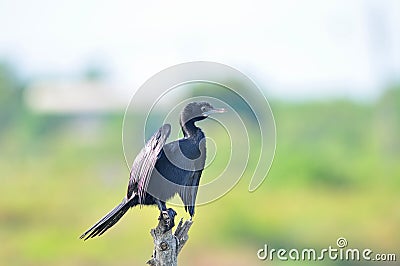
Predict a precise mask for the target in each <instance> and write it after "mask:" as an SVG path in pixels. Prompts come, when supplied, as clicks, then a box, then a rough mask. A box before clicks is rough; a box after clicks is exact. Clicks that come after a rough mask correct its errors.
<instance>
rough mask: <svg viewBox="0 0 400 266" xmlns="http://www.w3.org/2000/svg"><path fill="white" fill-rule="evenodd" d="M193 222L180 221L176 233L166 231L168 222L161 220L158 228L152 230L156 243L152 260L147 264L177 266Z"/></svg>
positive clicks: (152, 265)
mask: <svg viewBox="0 0 400 266" xmlns="http://www.w3.org/2000/svg"><path fill="white" fill-rule="evenodd" d="M192 224H193V221H192V220H191V219H190V220H187V221H185V222H183V219H181V220H180V221H179V224H178V226H177V227H176V230H175V233H174V234H172V230H169V231H166V232H165V229H166V221H165V220H164V219H159V222H158V225H157V227H156V228H154V229H151V231H150V234H151V236H152V237H153V241H154V250H153V255H152V258H151V259H150V260H149V261H148V262H147V264H149V265H151V266H177V265H178V254H179V252H180V251H181V250H182V248H183V246H184V245H185V244H186V242H187V241H188V239H189V236H188V232H189V229H190V227H191V226H192Z"/></svg>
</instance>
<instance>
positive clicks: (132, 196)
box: [80, 101, 225, 240]
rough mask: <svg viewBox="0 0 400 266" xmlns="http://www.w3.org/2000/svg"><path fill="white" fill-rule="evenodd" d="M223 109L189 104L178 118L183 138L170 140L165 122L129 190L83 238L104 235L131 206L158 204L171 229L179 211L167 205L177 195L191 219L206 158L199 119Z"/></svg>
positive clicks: (136, 168) (148, 146)
mask: <svg viewBox="0 0 400 266" xmlns="http://www.w3.org/2000/svg"><path fill="white" fill-rule="evenodd" d="M224 112H225V109H224V108H214V107H213V106H212V105H211V104H210V103H208V102H204V101H200V102H190V103H188V104H187V105H186V106H185V107H184V108H183V110H182V111H181V114H180V119H179V123H180V126H181V130H182V133H183V137H182V138H180V139H178V140H175V141H172V142H169V143H166V141H167V138H168V137H169V135H170V132H171V125H170V124H163V125H162V126H161V127H160V128H159V129H158V130H157V131H156V132H155V133H154V134H153V135H152V136H151V137H150V139H149V140H148V141H147V142H146V144H145V145H144V147H143V148H142V149H141V150H140V152H139V154H138V155H137V156H136V158H135V160H134V162H133V164H132V168H131V171H130V177H129V182H128V189H127V193H126V196H125V197H124V198H123V200H122V202H121V203H120V204H119V205H117V206H116V207H115V208H114V209H113V210H111V211H110V212H109V213H107V214H106V215H105V216H104V217H103V218H101V219H100V220H99V221H98V222H97V223H95V224H94V225H93V226H92V227H90V228H89V229H88V230H87V231H86V232H84V233H83V234H82V235H81V236H80V239H83V240H87V239H89V238H93V237H96V236H101V235H102V234H103V233H105V232H106V231H107V230H108V229H110V228H111V227H112V226H114V225H115V224H116V223H117V222H118V221H119V220H120V219H121V218H122V216H124V215H125V213H126V212H127V211H128V210H129V209H130V208H132V207H135V206H143V205H156V206H157V207H158V209H159V210H160V216H159V219H164V220H165V221H166V228H165V231H168V230H170V229H172V228H173V226H174V217H175V215H176V214H177V213H176V212H175V210H173V209H172V208H167V206H166V202H167V201H168V200H169V199H171V198H172V197H173V196H175V195H176V194H178V195H179V197H180V198H181V200H182V202H183V204H184V206H185V211H186V212H188V213H189V215H190V217H191V219H192V218H193V216H194V213H195V202H196V197H197V191H198V186H199V182H200V178H201V175H202V172H203V169H204V165H205V160H206V141H205V140H206V138H205V134H204V132H203V131H202V130H201V128H200V127H198V126H197V125H196V122H199V121H201V120H204V119H206V118H207V117H208V116H209V115H211V114H215V113H224Z"/></svg>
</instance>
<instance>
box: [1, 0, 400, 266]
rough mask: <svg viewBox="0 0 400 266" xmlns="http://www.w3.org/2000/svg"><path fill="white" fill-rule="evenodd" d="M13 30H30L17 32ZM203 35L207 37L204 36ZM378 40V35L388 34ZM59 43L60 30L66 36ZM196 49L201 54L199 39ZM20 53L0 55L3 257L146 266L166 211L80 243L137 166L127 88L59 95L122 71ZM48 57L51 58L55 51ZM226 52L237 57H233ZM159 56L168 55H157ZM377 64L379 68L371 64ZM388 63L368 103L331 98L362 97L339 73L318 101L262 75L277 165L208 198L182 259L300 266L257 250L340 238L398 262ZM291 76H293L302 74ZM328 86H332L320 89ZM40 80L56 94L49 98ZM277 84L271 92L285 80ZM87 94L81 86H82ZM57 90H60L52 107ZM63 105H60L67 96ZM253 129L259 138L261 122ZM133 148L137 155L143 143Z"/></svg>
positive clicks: (7, 260) (394, 111)
mask: <svg viewBox="0 0 400 266" xmlns="http://www.w3.org/2000/svg"><path fill="white" fill-rule="evenodd" d="M373 3H377V2H373ZM42 4H43V3H42ZM376 5H377V6H378V4H376ZM43 6H45V5H43ZM311 7H312V5H311ZM353 7H354V6H353ZM43 8H44V7H43ZM51 8H53V9H54V7H51ZM188 10H192V9H188ZM382 10H383V9H382ZM53 11H54V10H53ZM183 12H184V11H183ZM384 14H386V13H384ZM37 16H38V17H40V16H39V15H37ZM246 17H247V18H251V15H249V14H247V15H246ZM288 19H289V18H288ZM105 20H107V19H105ZM107 21H108V20H107ZM372 22H373V23H372V24H371V25H376V24H377V25H379V23H378V22H377V23H376V24H375V22H376V21H375V20H373V21H372ZM392 22H393V21H392ZM160 23H161V22H160ZM255 23H262V21H257V22H255ZM294 23H296V22H294ZM3 24H4V23H3ZM49 24H51V23H49ZM55 24H56V25H57V23H55ZM389 24H390V23H389ZM394 24H396V23H394ZM394 24H393V23H392V24H390V26H393V25H394ZM40 25H42V24H40ZM43 25H44V24H43ZM397 25H398V24H397ZM197 26H198V25H197ZM381 26H382V25H381ZM198 27H200V28H201V25H200V26H198ZM372 28H374V27H372ZM71 29H75V30H77V31H78V30H79V25H75V24H74V25H71ZM375 29H376V28H375ZM14 30H15V32H19V31H21V29H20V28H18V27H15V28H14ZM283 30H286V32H287V33H288V34H295V33H296V32H297V30H296V29H291V28H290V29H289V28H287V27H286V28H285V27H284V28H283ZM377 31H378V32H380V31H379V29H378V30H377ZM241 32H242V33H244V32H246V29H241ZM219 34H220V33H218V35H219ZM235 34H236V33H233V35H235ZM255 34H256V35H258V33H257V32H256V33H255ZM200 35H201V34H200ZM295 35H296V34H295ZM389 35H390V34H389ZM57 36H58V37H57ZM201 36H202V37H200V38H201V39H202V40H205V39H206V37H205V36H207V35H201ZM322 36H323V34H321V36H316V37H315V38H317V39H318V38H323V37H322ZM372 36H378V37H379V34H378V35H374V34H372ZM0 37H1V36H0ZM97 37H98V36H97ZM55 38H60V37H59V35H57V33H56V34H55ZM78 38H79V37H78ZM127 38H129V37H127ZM343 38H345V37H343V36H340V37H339V39H343ZM27 40H28V39H27ZM397 40H398V39H397ZM3 41H4V39H3ZM267 41H268V38H267ZM61 42H62V40H61ZM99 42H101V38H100V40H99ZM176 42H179V41H176ZM4 43H6V42H3V44H4ZM10 43H12V42H10ZM121 43H123V41H121ZM158 45H160V44H158ZM189 45H190V44H189ZM191 45H192V46H193V47H194V48H195V50H196V49H199V50H201V49H200V48H199V47H201V46H202V44H201V42H199V43H197V44H196V45H195V44H191ZM223 45H224V43H223ZM128 46H129V45H128ZM2 47H3V48H4V47H5V46H3V45H2V46H1V47H0V48H2ZM152 47H153V48H154V47H155V46H152ZM14 48H15V47H14ZM89 48H90V46H89ZM15 49H16V50H13V49H11V51H12V52H10V53H8V52H7V51H10V50H7V49H5V50H4V49H2V50H1V51H2V57H1V60H0V264H1V265H143V264H144V262H145V261H147V259H149V258H150V255H151V252H152V239H151V237H150V234H149V230H150V229H151V228H153V227H154V226H155V225H156V222H157V221H156V217H157V216H158V211H157V209H156V208H154V207H146V208H142V209H139V208H136V209H133V210H131V211H130V212H129V213H128V214H127V215H126V217H124V218H123V219H122V220H121V222H120V223H118V225H117V226H115V227H114V228H112V230H110V231H109V232H107V233H106V234H105V235H104V236H102V237H101V238H98V239H94V240H90V241H87V242H82V241H80V240H79V239H78V237H79V235H80V234H81V233H82V232H83V231H84V230H85V229H87V227H88V226H90V225H91V224H93V223H94V222H95V221H97V219H98V218H100V217H101V216H102V215H104V214H105V213H106V212H107V211H109V210H110V209H111V208H113V207H114V205H116V204H117V203H118V202H119V201H120V200H121V198H122V197H123V195H124V193H125V187H126V185H127V180H128V175H129V172H128V169H127V167H126V164H125V161H124V155H123V152H122V143H121V128H122V119H123V107H124V105H125V106H126V105H127V104H128V102H129V96H126V97H125V98H123V100H122V101H120V102H118V103H117V104H116V105H117V106H119V107H121V106H122V107H121V108H115V106H114V104H110V105H107V104H109V103H106V104H105V105H104V106H100V107H99V108H98V106H97V107H93V108H89V109H88V110H86V109H85V106H86V105H88V102H85V101H83V102H82V101H79V100H74V99H80V98H79V97H78V96H76V98H72V100H71V99H67V98H68V95H67V96H65V95H64V94H62V93H61V92H64V91H65V90H63V89H62V88H63V86H67V89H66V90H67V91H68V90H69V89H68V88H69V87H68V86H70V84H71V81H72V84H73V86H75V85H77V84H78V85H79V84H84V88H83V89H82V91H81V92H82V93H83V92H87V91H88V90H89V91H90V90H93V89H94V94H96V93H98V92H101V93H103V92H104V90H105V91H107V89H104V88H103V87H102V86H101V84H103V83H106V84H110V83H112V81H113V79H112V78H111V79H109V78H108V75H110V76H112V72H113V71H116V72H117V71H118V67H117V68H112V69H111V70H110V69H108V67H107V64H106V63H107V60H106V63H104V61H102V59H100V60H99V61H96V60H94V61H93V60H88V61H89V63H87V61H85V63H83V65H84V66H85V67H83V70H82V67H81V66H82V65H80V66H78V67H77V68H76V69H78V70H79V69H80V70H79V71H78V70H76V69H75V70H74V71H75V72H74V71H72V72H73V74H70V72H68V71H65V70H64V72H63V71H60V72H57V71H55V72H50V74H49V72H46V69H47V68H45V70H43V68H42V69H40V70H38V71H36V72H30V70H31V69H37V68H36V66H29V67H23V65H24V61H23V60H22V62H21V60H20V59H19V58H21V57H18V56H16V57H15V55H19V53H18V47H17V48H15ZM71 49H72V48H71ZM76 49H80V48H76ZM82 49H83V48H82ZM135 49H137V47H136V48H135ZM176 49H178V50H179V49H180V46H179V45H178V46H177V48H176ZM289 49H290V47H289ZM139 50H140V47H139ZM378 50H379V49H378ZM383 50H384V49H383ZM15 51H17V52H15ZM185 51H186V50H185ZM379 51H382V49H381V50H379ZM396 51H397V53H396V54H389V55H388V56H387V57H388V58H392V57H391V56H392V55H393V58H395V59H393V60H394V61H395V63H396V64H397V66H398V55H399V54H398V49H397V50H396ZM42 52H43V55H44V54H45V51H42ZM186 52H188V51H186ZM203 52H204V51H203ZM111 53H112V51H111ZM294 53H296V51H294ZM4 54H5V55H4ZM50 54H51V52H50ZM183 54H185V52H183ZM188 54H189V55H187V54H185V56H183V57H178V59H177V61H178V62H181V60H184V61H188V60H194V59H198V57H197V56H195V55H193V51H192V52H190V51H189V52H188ZM242 54H244V55H245V52H243V51H242ZM375 54H376V53H375ZM378 54H379V53H378ZM22 55H24V53H22ZM25 55H26V51H25ZM39 55H40V51H39ZM97 55H98V54H96V55H95V56H94V57H96V56H97ZM202 55H203V56H204V54H202ZM214 55H215V58H217V59H218V56H216V54H214ZM237 55H238V58H241V59H235V60H239V61H238V62H239V63H238V65H240V62H242V63H243V62H244V65H246V62H249V61H251V60H253V59H254V58H253V59H252V57H250V58H249V59H246V57H245V56H244V57H242V56H240V55H241V53H238V54H237ZM89 57H91V58H93V56H92V55H91V56H89ZM205 57H206V58H211V59H214V57H213V55H212V54H207V53H206V54H205ZM96 58H97V57H96ZM228 58H231V59H232V58H233V55H231V56H230V57H229V56H228ZM380 58H381V59H382V58H386V57H385V56H383V57H380ZM217 59H216V60H217ZM151 60H152V61H153V62H157V54H156V53H155V56H154V58H152V59H151ZM151 60H150V61H151ZM160 60H161V59H160ZM235 60H234V61H235ZM284 60H288V59H283V58H282V62H284ZM55 61H57V60H55ZM227 61H229V59H228V60H227ZM378 61H379V62H381V61H380V60H377V61H373V62H378ZM389 61H390V60H389ZM169 62H170V61H168V60H167V61H165V60H164V61H163V63H162V64H160V65H155V66H154V65H152V67H150V68H149V72H145V73H146V74H148V73H150V74H154V72H153V71H159V70H161V69H162V68H163V67H166V66H169V65H170V64H168V63H169ZM172 62H175V61H173V60H172ZM382 62H386V61H382ZM25 63H26V62H25ZM44 63H46V62H44ZM28 65H29V64H28ZM111 65H112V64H111ZM383 65H384V64H383ZM271 67H272V68H273V66H271ZM38 68H39V67H38ZM255 68H256V69H257V71H256V72H258V73H264V72H268V69H263V68H259V67H258V68H257V66H256V67H255ZM247 69H251V68H247ZM378 69H379V70H382V69H383V70H382V71H383V72H380V73H381V74H380V78H382V80H381V81H382V82H377V83H373V84H372V85H371V84H369V85H370V86H366V87H368V88H373V89H374V92H375V93H372V95H373V96H371V95H370V94H371V93H369V94H368V92H367V90H366V91H365V94H368V95H369V96H368V97H367V99H366V98H365V97H364V96H365V95H364V92H363V89H359V88H358V89H357V91H358V92H357V93H356V94H355V95H351V97H347V96H348V95H343V94H341V93H339V94H335V93H332V91H333V92H334V91H335V88H336V87H335V86H337V87H338V88H339V87H340V88H342V87H345V88H346V90H349V91H352V89H353V87H352V84H353V83H351V82H350V83H346V84H345V86H343V84H341V83H340V82H338V83H335V82H330V81H329V79H328V80H325V81H324V80H323V81H321V80H318V81H313V80H312V79H311V81H310V82H311V83H312V87H313V88H315V94H317V95H318V97H313V96H315V95H313V92H312V90H311V93H310V91H308V92H306V93H305V94H306V96H305V97H299V98H296V97H297V96H296V97H291V96H290V95H291V94H292V93H293V94H295V95H299V92H295V91H292V90H288V91H287V92H286V93H284V94H279V93H273V92H272V94H273V95H274V96H273V97H269V86H268V82H266V83H263V86H262V87H263V89H265V92H266V94H267V96H268V97H269V100H270V105H271V108H272V110H273V113H274V116H275V122H276V130H277V149H276V154H275V160H274V163H273V165H272V168H271V170H270V173H269V175H268V178H267V179H266V181H265V182H264V183H263V184H262V185H261V187H260V188H259V189H258V190H256V191H255V192H253V193H250V192H248V190H247V188H248V183H249V181H250V177H251V175H250V174H249V173H246V174H245V175H244V176H243V178H242V179H241V180H240V182H239V183H238V185H237V186H236V187H235V188H234V189H232V190H231V191H230V192H229V193H228V194H227V195H225V196H224V197H222V198H220V199H218V200H216V201H214V202H212V203H210V204H207V205H204V206H199V207H198V208H197V212H196V216H195V223H194V225H193V227H192V229H191V231H190V240H189V242H188V243H187V245H186V246H185V247H184V249H183V251H182V253H181V254H180V257H179V259H180V264H181V265H291V264H296V263H294V262H290V261H289V262H280V261H278V260H274V261H260V260H258V259H257V250H258V249H260V248H262V247H264V244H268V246H270V247H271V248H276V249H277V248H285V249H288V250H289V249H291V248H299V249H302V248H315V249H317V250H318V249H322V248H327V247H328V246H330V245H331V246H333V247H335V246H336V239H337V238H339V237H345V238H346V239H347V241H348V242H349V247H351V248H360V249H363V248H371V249H372V250H373V251H374V252H381V253H396V254H397V260H399V259H400V258H399V256H400V254H399V246H400V230H399V229H400V227H399V225H400V208H399V206H400V197H399V192H400V164H399V161H400V138H399V133H400V85H399V84H400V83H399V82H398V81H399V79H398V77H399V75H398V73H399V72H397V71H394V72H393V71H392V70H390V69H389V70H390V71H389V70H388V68H387V67H385V66H383V67H380V68H378ZM47 70H48V69H47ZM307 71H308V70H306V72H307ZM323 71H326V72H328V73H329V71H330V70H329V69H323ZM357 71H358V70H357V69H354V72H349V73H346V75H347V74H348V76H350V77H351V76H357V75H358V74H359V73H358V72H357ZM360 71H361V70H360ZM391 71H392V72H391ZM249 72H250V73H251V71H249ZM326 72H325V73H326ZM372 72H374V71H372ZM378 72H379V71H378ZM389 72H390V75H389V74H388V73H389ZM55 73H56V74H55ZM60 73H61V74H60ZM66 73H69V74H66ZM110 73H111V74H110ZM307 73H308V72H307ZM307 73H306V74H307ZM357 73H358V74H357ZM382 73H384V74H382ZM286 74H287V77H288V78H289V79H290V77H291V75H292V74H293V73H289V72H288V73H286ZM303 74H304V73H303ZM362 75H364V74H362ZM272 76H273V74H272ZM147 77H148V76H145V77H140V79H145V78H147ZM346 77H347V76H346ZM333 79H335V78H333ZM49 80H50V85H49V84H46V83H44V85H43V81H44V82H47V81H49ZM104 81H106V82H104ZM333 81H335V80H333ZM366 82H367V83H368V79H367V81H366ZM139 83H140V82H139ZM328 83H329V86H327V84H328ZM65 84H66V85H65ZM74 84H75V85H74ZM99 84H100V85H99ZM265 84H267V85H265ZM332 84H333V85H332ZM53 85H56V86H55V87H58V89H60V87H61V89H60V90H55V92H53V94H52V93H51V92H50V94H48V93H47V92H48V91H49V89H48V88H50V91H51V90H52V86H53ZM78 85H77V86H78ZM264 85H265V86H264ZM275 85H276V84H275ZM303 85H304V84H302V86H303ZM353 85H354V84H353ZM79 86H80V85H79ZM131 86H132V85H131ZM307 86H308V85H307ZM307 86H306V87H307ZM310 86H311V85H310ZM346 86H347V87H346ZM87 87H89V89H88V90H86V88H87ZM99 87H101V88H99ZM278 87H279V86H278ZM294 87H296V84H295V85H294ZM299 87H301V86H299ZM327 87H329V88H331V90H330V91H329V92H327V93H326V94H324V93H322V94H323V96H322V97H319V96H320V94H321V91H322V92H323V90H324V89H323V88H327ZM355 87H356V86H355ZM355 87H354V88H355ZM38 88H39V89H38ZM41 88H45V89H44V93H42V92H43V91H41ZM271 88H272V89H271V90H272V91H273V90H274V89H273V88H274V84H271ZM275 88H276V86H275ZM96 90H97V91H96ZM58 93H60V94H58ZM79 93H80V91H79V90H76V92H75V94H76V95H78V94H79ZM111 93H113V91H112V92H111ZM131 93H132V92H130V93H128V95H130V94H131ZM300 94H301V92H300ZM48 95H50V96H48ZM57 95H58V96H57ZM54 96H56V97H58V98H59V99H60V98H61V99H62V100H64V99H63V97H64V96H65V101H66V102H69V103H71V102H72V103H76V106H74V107H73V108H71V109H68V108H70V107H68V106H67V107H63V106H61V107H60V108H57V104H56V106H54V104H53V105H52V104H51V101H52V98H51V97H54ZM46 97H50V105H48V99H47V98H46ZM46 99H47V100H46ZM59 99H58V100H56V101H55V102H56V103H62V102H63V101H62V100H61V101H60V100H59ZM95 100H96V101H98V102H100V105H101V103H102V102H107V97H104V98H101V97H100V98H96V99H95ZM121 103H122V104H121ZM118 104H119V105H118ZM89 105H90V104H89ZM74 108H75V109H74ZM66 110H67V111H66ZM71 110H72V111H71ZM138 115H144V114H138ZM228 115H229V114H228ZM203 125H204V128H205V130H206V132H207V134H208V135H211V136H213V137H214V138H218V134H222V133H220V132H219V131H218V130H216V129H215V128H214V127H213V126H212V123H208V124H207V122H204V123H203ZM138 126H142V125H138ZM248 130H249V132H250V133H251V132H252V129H251V128H248ZM255 130H256V129H255ZM135 145H136V146H135V148H136V149H139V148H140V147H141V145H142V142H140V141H138V142H137V143H136V144H135ZM219 161H223V160H216V161H215V164H216V165H214V166H213V167H210V168H207V169H206V170H205V172H204V176H205V177H207V176H213V171H214V169H219V168H220V167H223V166H221V165H218V163H219ZM249 163H250V164H254V163H255V162H249ZM227 171H234V169H227ZM176 210H177V211H178V213H179V217H181V216H182V215H183V216H184V217H187V214H184V210H183V208H176ZM308 264H310V263H308ZM318 264H323V265H352V264H354V262H351V261H350V262H347V261H336V262H333V261H329V260H325V261H322V262H319V263H318ZM395 264H396V263H395V262H391V263H388V265H395Z"/></svg>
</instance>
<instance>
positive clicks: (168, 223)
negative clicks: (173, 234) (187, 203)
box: [158, 208, 176, 233]
mask: <svg viewBox="0 0 400 266" xmlns="http://www.w3.org/2000/svg"><path fill="white" fill-rule="evenodd" d="M175 216H176V212H175V211H174V210H173V209H171V208H169V209H167V210H166V211H162V212H161V213H160V217H158V220H160V222H162V225H163V229H164V230H163V231H164V233H165V232H168V231H169V230H171V229H172V228H173V227H174V226H175Z"/></svg>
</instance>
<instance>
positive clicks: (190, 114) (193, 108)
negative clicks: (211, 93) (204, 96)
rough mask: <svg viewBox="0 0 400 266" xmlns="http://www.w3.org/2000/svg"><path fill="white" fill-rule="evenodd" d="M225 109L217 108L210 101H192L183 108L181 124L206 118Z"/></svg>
mask: <svg viewBox="0 0 400 266" xmlns="http://www.w3.org/2000/svg"><path fill="white" fill-rule="evenodd" d="M224 112H225V109H223V108H215V107H213V106H212V105H211V104H210V103H208V102H191V103H189V104H187V105H186V106H185V108H183V110H182V113H181V121H180V122H181V125H184V124H186V123H187V122H189V121H193V122H196V121H200V120H203V119H206V118H207V117H208V116H209V115H210V114H214V113H224Z"/></svg>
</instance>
